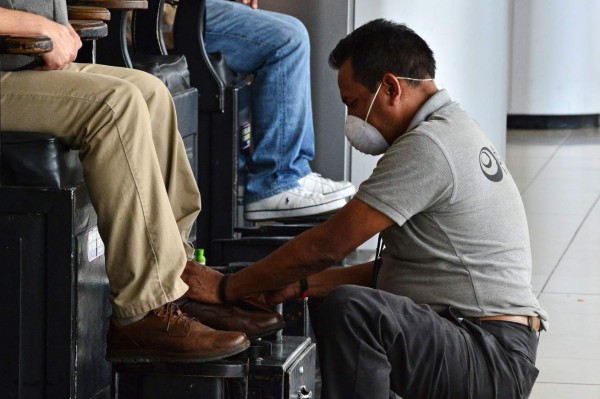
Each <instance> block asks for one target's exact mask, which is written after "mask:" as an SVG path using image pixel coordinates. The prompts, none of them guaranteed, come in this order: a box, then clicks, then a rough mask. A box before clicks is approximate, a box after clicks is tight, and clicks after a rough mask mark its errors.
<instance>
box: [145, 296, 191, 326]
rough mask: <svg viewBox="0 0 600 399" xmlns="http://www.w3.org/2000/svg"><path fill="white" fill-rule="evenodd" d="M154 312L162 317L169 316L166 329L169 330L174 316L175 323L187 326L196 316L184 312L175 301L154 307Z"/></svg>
mask: <svg viewBox="0 0 600 399" xmlns="http://www.w3.org/2000/svg"><path fill="white" fill-rule="evenodd" d="M154 314H155V315H156V316H157V317H160V318H163V317H168V319H167V329H166V331H167V332H168V331H169V329H170V328H171V320H173V318H175V325H177V324H183V325H184V326H186V327H187V326H188V325H189V324H190V323H191V322H192V321H193V320H194V318H192V317H189V316H188V315H187V314H185V313H183V312H182V311H181V310H180V309H179V306H177V305H175V304H174V303H173V302H169V303H166V304H164V305H163V306H161V307H160V308H157V309H154Z"/></svg>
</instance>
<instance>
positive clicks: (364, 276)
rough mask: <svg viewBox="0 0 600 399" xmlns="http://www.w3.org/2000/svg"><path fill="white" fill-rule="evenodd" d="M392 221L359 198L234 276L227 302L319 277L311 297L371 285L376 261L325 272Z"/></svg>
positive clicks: (228, 289)
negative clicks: (348, 286)
mask: <svg viewBox="0 0 600 399" xmlns="http://www.w3.org/2000/svg"><path fill="white" fill-rule="evenodd" d="M393 223H394V222H393V221H392V220H391V219H390V218H388V217H387V216H385V215H384V214H382V213H381V212H379V211H376V210H375V209H373V208H371V207H370V206H368V205H367V204H365V203H363V202H362V201H360V200H358V199H352V200H351V201H350V202H349V203H348V204H347V205H346V206H344V207H343V208H342V209H341V210H340V211H339V212H338V213H336V214H335V215H334V216H332V217H331V218H330V219H329V220H327V221H326V222H324V223H322V224H321V225H319V226H317V227H314V228H312V229H310V230H308V231H306V232H304V233H302V234H300V235H299V236H298V237H296V238H295V239H293V240H292V241H290V242H288V243H286V244H285V245H283V246H282V247H280V248H279V249H277V250H276V251H274V252H273V253H271V254H270V255H268V256H267V257H265V258H264V259H262V260H260V261H258V262H256V263H255V264H253V265H252V266H250V267H248V268H246V269H244V270H241V271H239V272H238V273H236V274H234V275H232V276H231V277H230V278H229V280H228V282H227V289H226V294H227V298H228V299H230V300H231V299H236V298H240V297H244V296H248V295H252V294H256V293H261V292H265V291H274V290H278V289H282V288H284V287H286V286H288V285H290V284H297V282H298V281H299V280H300V279H302V278H304V277H308V276H310V275H313V274H315V273H319V272H322V273H319V274H316V275H315V276H313V277H311V279H310V281H309V286H311V285H312V287H313V288H312V289H311V290H310V292H311V295H313V294H317V295H319V296H321V295H325V294H326V293H327V292H329V291H330V290H331V289H333V288H335V287H336V286H338V285H342V284H350V283H351V284H361V285H368V284H369V283H370V278H371V272H372V262H369V263H366V264H363V265H357V266H354V267H349V268H339V269H330V270H326V271H324V272H323V270H325V269H326V268H328V267H329V266H331V265H333V264H336V263H339V262H341V261H342V260H343V259H344V258H345V257H346V256H348V254H349V253H350V252H352V251H353V250H354V249H356V248H357V247H358V246H359V245H361V244H362V243H364V242H365V241H366V240H368V239H369V238H371V237H373V236H374V235H375V234H377V233H379V232H380V231H383V230H385V229H386V228H388V227H389V226H391V225H392V224H393Z"/></svg>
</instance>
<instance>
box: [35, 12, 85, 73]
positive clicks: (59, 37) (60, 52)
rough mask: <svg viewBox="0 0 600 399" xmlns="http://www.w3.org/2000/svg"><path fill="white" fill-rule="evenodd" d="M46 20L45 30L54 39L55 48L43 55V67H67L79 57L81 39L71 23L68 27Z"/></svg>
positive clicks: (51, 68) (55, 68) (45, 68)
mask: <svg viewBox="0 0 600 399" xmlns="http://www.w3.org/2000/svg"><path fill="white" fill-rule="evenodd" d="M46 21H47V22H45V23H44V27H43V29H44V30H43V32H44V35H46V36H48V37H49V38H50V39H52V43H53V45H54V48H53V50H52V51H50V52H49V53H45V54H42V55H41V57H42V59H43V60H44V63H45V65H44V66H42V69H44V70H48V71H50V70H61V69H65V68H66V67H67V65H69V64H70V63H71V62H73V61H74V60H75V58H76V57H77V51H78V50H79V49H80V48H81V40H80V39H79V36H77V33H75V31H74V30H73V28H72V27H71V26H70V25H69V26H68V27H67V26H65V25H61V24H57V23H56V22H53V21H50V20H46Z"/></svg>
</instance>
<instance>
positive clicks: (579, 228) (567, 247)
mask: <svg viewBox="0 0 600 399" xmlns="http://www.w3.org/2000/svg"><path fill="white" fill-rule="evenodd" d="M599 202H600V194H598V196H597V197H596V200H595V201H594V203H593V204H592V206H591V207H590V209H589V210H588V211H587V213H586V214H585V217H584V218H583V220H582V221H581V223H579V226H577V230H575V233H573V236H572V237H571V239H570V240H569V243H568V244H567V246H566V248H565V250H564V251H563V253H562V254H561V255H560V258H558V261H557V262H556V265H554V267H553V268H552V271H551V272H550V274H549V275H548V278H547V279H546V282H545V283H544V285H543V286H542V288H541V289H540V293H539V294H538V295H537V297H538V298H539V297H540V295H542V294H543V293H544V289H545V288H546V286H547V285H548V282H549V281H550V279H551V278H552V276H553V275H554V272H555V271H556V269H557V268H558V265H560V262H561V261H562V259H563V258H564V257H565V254H566V253H567V251H568V250H569V247H570V246H571V244H573V241H574V240H575V237H577V234H579V230H581V227H582V226H583V224H584V223H585V221H586V220H587V218H588V217H589V216H590V213H592V212H593V211H594V208H595V207H596V206H597V205H598V203H599Z"/></svg>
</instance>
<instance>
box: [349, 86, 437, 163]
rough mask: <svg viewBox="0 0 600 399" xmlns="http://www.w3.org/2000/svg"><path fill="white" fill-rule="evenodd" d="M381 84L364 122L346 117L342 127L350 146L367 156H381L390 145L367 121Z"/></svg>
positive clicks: (351, 116)
mask: <svg viewBox="0 0 600 399" xmlns="http://www.w3.org/2000/svg"><path fill="white" fill-rule="evenodd" d="M396 79H404V80H414V81H419V82H424V81H428V80H433V79H414V78H405V77H403V76H396ZM382 84H383V82H381V83H379V87H377V91H376V92H375V95H374V96H373V100H371V105H369V110H368V111H367V116H366V117H365V119H364V120H362V119H360V118H357V117H356V116H353V115H348V116H347V117H346V126H345V127H344V134H345V135H346V138H347V139H348V141H349V142H350V144H352V147H354V148H356V149H357V150H358V151H360V152H362V153H364V154H369V155H380V154H383V153H384V152H385V151H386V150H387V149H388V148H389V147H390V145H389V144H388V142H387V141H386V140H385V138H384V137H383V135H382V134H381V133H380V132H379V130H377V129H376V128H375V127H374V126H373V125H371V124H370V123H369V122H367V120H368V119H369V114H370V113H371V108H373V104H374V103H375V99H376V98H377V94H379V90H380V89H381V85H382Z"/></svg>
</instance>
